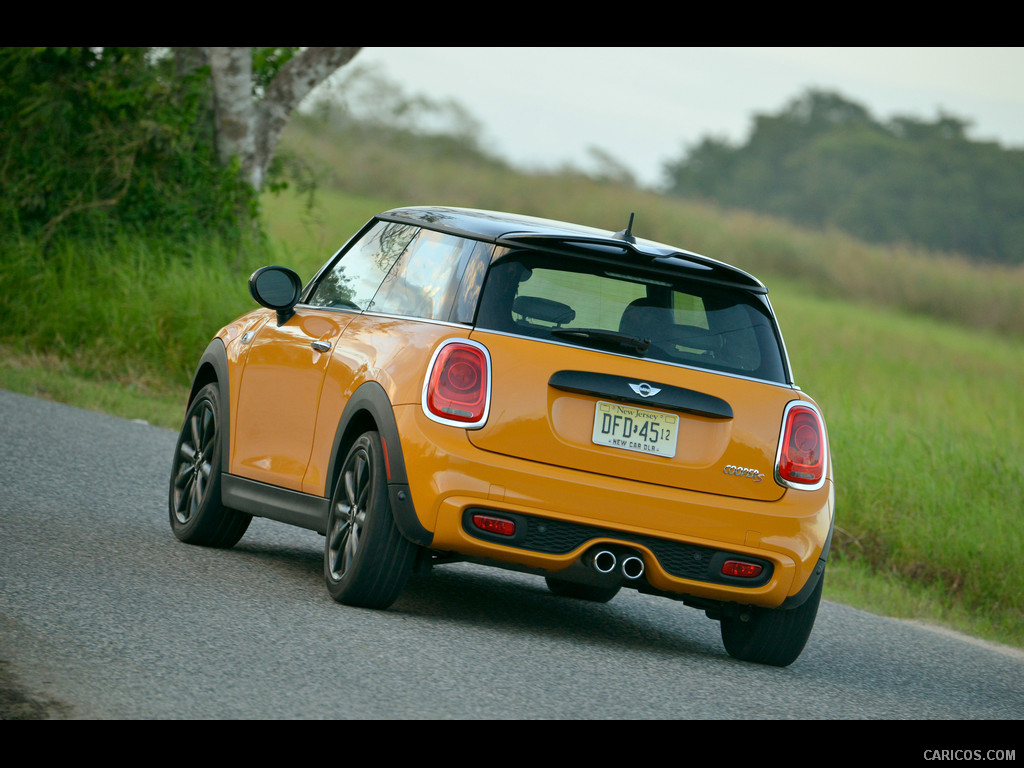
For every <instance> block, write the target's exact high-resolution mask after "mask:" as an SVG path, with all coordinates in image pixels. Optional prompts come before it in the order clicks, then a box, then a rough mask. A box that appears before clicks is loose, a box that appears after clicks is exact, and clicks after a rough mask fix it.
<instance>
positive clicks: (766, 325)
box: [477, 251, 785, 383]
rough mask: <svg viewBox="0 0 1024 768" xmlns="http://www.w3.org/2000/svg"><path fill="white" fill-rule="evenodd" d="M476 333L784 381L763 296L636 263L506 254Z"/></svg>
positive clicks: (487, 288)
mask: <svg viewBox="0 0 1024 768" xmlns="http://www.w3.org/2000/svg"><path fill="white" fill-rule="evenodd" d="M477 327H479V328H485V329H488V330H494V331H501V332H505V333H513V334H517V335H521V336H529V337H533V338H538V339H545V340H548V341H555V342H559V343H567V344H573V345H576V346H582V347H590V348H596V349H602V350H606V351H610V352H615V353H617V354H626V355H633V356H636V357H642V358H647V359H651V360H659V361H662V362H666V363H676V364H679V365H686V366H693V367H698V368H706V369H709V370H713V371H721V372H725V373H731V374H735V375H741V376H749V377H751V378H757V379H764V380H766V381H773V382H779V383H785V369H784V365H783V358H782V353H781V350H780V348H779V341H778V336H777V334H776V333H775V325H774V321H773V319H772V317H771V314H770V311H769V310H768V308H767V307H766V306H765V303H764V302H763V301H762V300H761V299H760V298H759V297H757V296H755V295H752V294H750V293H747V292H746V291H743V290H740V289H733V288H728V287H722V286H718V285H714V284H710V283H704V282H701V281H697V280H692V279H688V278H684V277H675V276H672V275H668V274H662V273H657V274H655V273H651V274H647V273H644V272H640V271H639V270H635V269H632V268H630V267H629V266H628V265H621V266H620V265H600V266H595V265H593V264H592V263H588V262H586V261H584V260H581V259H573V258H568V257H561V256H553V255H549V254H543V253H537V252H533V251H528V252H527V251H524V252H516V253H512V254H509V255H506V256H503V257H502V258H501V259H500V260H499V261H498V262H496V263H495V264H493V265H492V266H491V269H490V271H489V272H488V274H487V278H486V281H485V283H484V290H483V296H482V298H481V302H480V310H479V312H478V315H477Z"/></svg>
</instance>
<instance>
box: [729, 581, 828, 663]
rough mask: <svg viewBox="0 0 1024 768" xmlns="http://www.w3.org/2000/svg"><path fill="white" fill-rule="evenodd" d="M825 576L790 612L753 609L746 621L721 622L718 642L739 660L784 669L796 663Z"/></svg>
mask: <svg viewBox="0 0 1024 768" xmlns="http://www.w3.org/2000/svg"><path fill="white" fill-rule="evenodd" d="M824 582H825V574H824V573H823V574H821V576H820V577H819V578H818V584H817V585H816V586H815V588H814V591H813V592H811V595H810V597H808V598H807V601H806V602H805V603H804V604H803V605H801V606H799V607H797V608H793V609H791V610H781V609H774V610H773V609H770V608H754V609H753V610H752V611H751V613H750V615H749V620H748V621H742V620H741V619H739V618H728V619H727V618H723V619H722V622H721V623H722V642H723V643H724V644H725V650H726V651H727V652H728V653H729V655H730V656H732V657H733V658H736V659H740V660H742V661H752V662H755V663H758V664H769V665H771V666H774V667H786V666H789V665H790V664H792V663H793V662H794V661H796V659H797V657H798V656H799V655H800V654H801V652H803V649H804V646H805V645H806V644H807V638H808V637H810V634H811V629H812V628H813V627H814V620H815V618H816V617H817V615H818V605H819V604H820V603H821V589H822V585H823V584H824Z"/></svg>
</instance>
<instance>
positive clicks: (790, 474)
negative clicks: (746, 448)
mask: <svg viewBox="0 0 1024 768" xmlns="http://www.w3.org/2000/svg"><path fill="white" fill-rule="evenodd" d="M827 462H828V445H827V443H826V440H825V422H824V420H823V419H822V418H821V414H820V413H819V412H818V409H817V408H815V407H814V406H813V405H811V404H810V403H806V402H800V401H797V402H793V403H790V404H789V405H788V406H787V407H786V413H785V414H784V416H783V419H782V436H781V438H780V440H779V454H778V459H777V460H776V462H775V478H776V480H778V481H779V483H780V484H781V485H784V486H787V487H789V488H803V489H805V490H815V489H817V488H820V487H821V486H822V485H823V484H824V483H825V471H826V464H827Z"/></svg>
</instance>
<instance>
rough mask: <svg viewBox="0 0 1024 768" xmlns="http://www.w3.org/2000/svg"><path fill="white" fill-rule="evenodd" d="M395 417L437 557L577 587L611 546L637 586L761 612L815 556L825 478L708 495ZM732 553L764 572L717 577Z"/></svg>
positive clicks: (797, 587)
mask: <svg viewBox="0 0 1024 768" xmlns="http://www.w3.org/2000/svg"><path fill="white" fill-rule="evenodd" d="M395 414H396V417H397V419H398V430H399V434H400V435H401V442H402V451H403V454H404V456H405V458H406V468H407V473H408V480H409V491H410V494H411V497H412V502H413V505H414V507H415V510H416V515H417V517H418V518H419V521H420V523H421V524H422V525H423V527H424V528H426V529H427V530H429V531H431V532H432V533H433V537H432V542H431V547H432V548H433V549H436V550H442V551H450V552H456V553H458V554H460V555H464V556H466V557H470V558H475V559H480V560H485V561H488V562H491V563H493V564H496V565H503V566H506V567H510V568H515V569H525V570H529V571H533V572H537V573H544V574H549V575H552V576H559V575H561V576H563V577H564V578H569V579H572V580H575V579H578V578H585V577H584V576H583V570H584V569H583V568H581V561H585V560H586V559H587V557H588V555H589V554H591V553H592V552H593V551H594V548H595V547H597V546H602V547H603V546H609V547H612V548H613V549H616V548H617V549H618V550H619V551H621V552H623V553H626V552H628V553H633V554H639V556H640V557H642V559H643V561H644V574H643V580H644V582H645V583H643V585H642V586H643V588H649V589H651V590H654V591H657V592H665V593H673V594H676V595H680V596H691V597H695V598H700V599H705V600H713V601H726V602H737V603H743V604H750V605H759V606H764V607H778V606H780V605H782V604H783V603H785V602H787V599H789V602H790V603H791V602H792V601H793V599H798V598H794V596H796V595H798V594H799V593H800V591H801V589H802V588H803V587H804V586H805V584H807V582H808V579H809V578H810V577H812V575H814V574H815V570H816V568H817V566H818V565H819V559H820V558H821V557H822V556H823V550H824V547H825V544H826V542H827V539H828V536H829V531H830V527H831V521H832V510H833V506H834V503H833V492H832V484H831V482H828V483H826V484H825V486H824V487H823V488H821V489H820V490H817V491H809V492H806V491H794V490H789V491H787V492H786V493H785V494H784V495H783V496H782V498H781V499H780V500H778V501H774V502H759V501H750V500H746V499H740V498H732V497H724V496H716V495H711V494H704V493H697V492H693V491H684V490H679V489H676V488H670V487H668V486H660V485H653V484H650V483H639V482H636V481H631V480H623V479H619V478H612V477H606V476H601V475H594V474H590V473H586V472H580V471H578V470H570V469H565V468H562V467H556V466H551V465H548V464H542V463H538V462H533V461H528V460H523V459H518V458H514V457H510V456H504V455H501V454H496V453H490V452H487V451H482V450H480V449H478V448H476V447H474V446H473V445H472V444H471V443H470V442H469V440H468V439H467V438H466V433H465V431H464V430H460V429H456V428H451V427H445V426H442V425H438V424H435V423H433V422H430V421H429V420H428V419H426V418H425V417H424V416H423V414H422V411H421V410H420V409H419V407H418V406H401V407H398V408H396V409H395ZM470 510H481V511H484V512H494V513H507V514H508V515H509V516H511V517H513V518H515V519H516V520H518V521H521V524H522V525H523V526H525V527H526V529H527V530H526V531H524V530H523V528H521V527H520V526H519V525H517V529H518V531H519V532H518V533H517V534H516V535H515V536H513V537H508V538H505V537H501V536H495V535H488V534H487V533H486V532H482V531H480V530H478V529H476V528H474V527H473V526H472V525H471V524H470V523H468V522H467V520H468V516H467V512H468V511H470ZM730 556H739V557H745V558H747V559H751V560H754V561H758V562H764V563H765V564H766V566H768V567H767V568H766V571H770V573H769V574H768V575H767V577H762V578H760V579H753V580H750V581H745V580H737V579H735V578H729V577H723V576H721V562H722V560H723V558H728V557H730ZM648 585H649V586H648ZM627 586H638V587H641V585H640V584H638V583H631V584H627Z"/></svg>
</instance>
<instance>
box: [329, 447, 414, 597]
mask: <svg viewBox="0 0 1024 768" xmlns="http://www.w3.org/2000/svg"><path fill="white" fill-rule="evenodd" d="M416 551H417V547H416V545H415V544H413V543H412V542H411V541H409V540H408V539H406V538H405V537H404V536H402V534H401V533H400V532H399V530H398V526H397V525H396V524H395V519H394V516H393V515H392V512H391V503H390V501H389V499H388V486H387V476H386V472H385V466H384V456H383V449H382V448H381V441H380V435H379V434H378V433H377V432H367V433H365V434H363V435H361V436H360V437H359V438H358V439H357V440H356V441H355V443H353V445H352V448H351V449H349V452H348V455H347V456H346V458H345V462H344V464H343V465H342V467H341V473H340V475H339V477H338V482H337V483H336V484H335V489H334V493H333V494H332V498H331V508H330V514H329V516H328V518H327V536H326V540H325V542H324V581H325V582H326V584H327V591H328V592H329V593H330V595H331V597H332V598H334V599H335V600H336V601H338V602H339V603H343V604H345V605H353V606H359V607H362V608H377V609H384V608H388V607H389V606H390V605H391V604H392V603H394V602H395V600H396V599H398V595H399V594H400V593H401V591H402V589H403V588H404V587H405V583H406V582H407V581H408V579H409V575H410V573H411V572H412V566H413V562H414V561H415V559H416Z"/></svg>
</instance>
